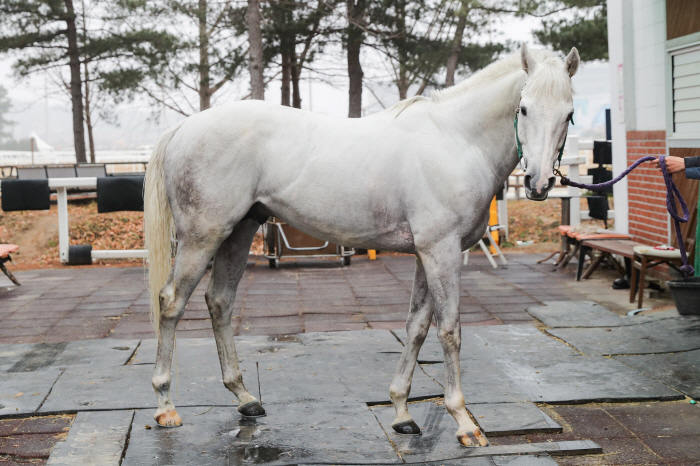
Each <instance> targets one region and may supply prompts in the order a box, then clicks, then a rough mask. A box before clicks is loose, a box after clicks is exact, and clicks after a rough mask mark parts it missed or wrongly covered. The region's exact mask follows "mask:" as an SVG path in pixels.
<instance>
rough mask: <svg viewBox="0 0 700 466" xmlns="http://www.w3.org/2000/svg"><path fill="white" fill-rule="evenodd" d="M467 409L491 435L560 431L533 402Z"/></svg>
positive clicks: (472, 406) (558, 426)
mask: <svg viewBox="0 0 700 466" xmlns="http://www.w3.org/2000/svg"><path fill="white" fill-rule="evenodd" d="M418 404H423V403H414V404H412V405H411V407H413V406H415V405H418ZM425 404H428V403H425ZM467 409H468V410H469V412H470V413H472V416H474V419H476V421H477V422H478V423H479V426H480V427H481V428H482V429H483V430H484V432H485V433H486V435H490V436H492V437H499V436H505V435H525V434H534V433H543V434H552V433H559V432H561V431H562V427H561V426H560V425H559V424H557V423H556V422H555V421H554V420H553V419H552V418H551V417H549V416H548V415H547V414H545V413H543V412H542V411H541V410H540V409H539V408H538V407H537V406H535V405H534V404H533V403H493V404H492V403H485V404H468V405H467Z"/></svg>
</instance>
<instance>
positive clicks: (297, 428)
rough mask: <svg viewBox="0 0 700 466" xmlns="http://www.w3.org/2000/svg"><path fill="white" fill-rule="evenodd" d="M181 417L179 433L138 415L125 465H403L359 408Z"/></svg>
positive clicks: (306, 407) (283, 408)
mask: <svg viewBox="0 0 700 466" xmlns="http://www.w3.org/2000/svg"><path fill="white" fill-rule="evenodd" d="M180 412H181V414H183V415H184V416H183V417H184V419H185V421H184V425H183V426H182V427H179V428H176V429H163V428H159V427H156V426H155V425H154V421H153V419H152V413H149V412H147V411H139V412H137V413H136V416H135V418H134V423H133V427H132V431H131V437H130V440H129V447H128V449H127V452H126V455H125V457H124V462H123V465H124V466H132V465H149V466H150V465H168V466H170V465H184V464H196V465H198V466H209V465H211V466H214V465H226V466H228V465H239V464H248V463H251V464H254V463H264V464H267V465H270V466H277V465H291V464H324V463H330V464H401V460H400V459H399V457H398V455H397V454H396V452H395V451H394V449H393V448H392V446H391V444H390V443H389V441H388V440H387V438H386V435H385V434H384V431H383V430H382V428H381V427H380V426H379V424H377V421H376V419H375V417H374V415H373V414H372V413H371V411H370V410H369V409H368V408H367V406H366V405H363V404H361V403H345V404H342V403H314V404H306V403H289V404H285V405H275V406H271V407H269V409H268V415H267V416H266V417H262V418H256V419H242V418H241V416H240V414H239V413H238V412H236V410H235V409H233V408H213V409H211V410H206V409H205V408H184V409H182V410H181V411H180ZM146 425H150V426H153V428H152V429H146V428H145V426H146Z"/></svg>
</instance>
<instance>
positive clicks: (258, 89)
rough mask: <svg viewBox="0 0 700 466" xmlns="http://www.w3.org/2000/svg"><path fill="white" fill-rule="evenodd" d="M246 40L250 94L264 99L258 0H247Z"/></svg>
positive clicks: (254, 97) (258, 98) (255, 97)
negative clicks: (248, 46) (247, 45)
mask: <svg viewBox="0 0 700 466" xmlns="http://www.w3.org/2000/svg"><path fill="white" fill-rule="evenodd" d="M246 19H247V21H248V42H249V43H250V49H249V61H248V69H249V70H250V95H251V97H252V98H253V99H257V100H265V79H264V76H263V41H262V30H261V28H260V21H261V20H260V0H248V16H247V18H246Z"/></svg>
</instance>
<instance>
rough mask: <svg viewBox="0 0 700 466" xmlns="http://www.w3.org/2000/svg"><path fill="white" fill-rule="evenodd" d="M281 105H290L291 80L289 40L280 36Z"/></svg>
mask: <svg viewBox="0 0 700 466" xmlns="http://www.w3.org/2000/svg"><path fill="white" fill-rule="evenodd" d="M280 42H281V44H280V45H281V47H280V48H281V51H282V105H285V106H287V107H289V106H290V94H289V90H290V89H289V85H290V82H291V80H292V57H291V54H290V47H289V40H288V38H287V37H284V36H283V37H282V38H281V40H280Z"/></svg>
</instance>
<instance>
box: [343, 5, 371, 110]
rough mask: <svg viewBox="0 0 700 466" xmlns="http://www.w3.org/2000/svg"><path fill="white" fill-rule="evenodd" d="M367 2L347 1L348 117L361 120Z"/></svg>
mask: <svg viewBox="0 0 700 466" xmlns="http://www.w3.org/2000/svg"><path fill="white" fill-rule="evenodd" d="M366 6H367V4H366V0H347V15H348V29H347V41H348V42H347V55H348V78H349V81H350V91H349V93H348V117H350V118H360V117H361V116H362V78H363V76H364V72H363V71H362V63H361V62H360V50H361V48H362V43H363V42H364V31H363V30H362V27H361V25H363V24H364V21H365V14H366Z"/></svg>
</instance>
